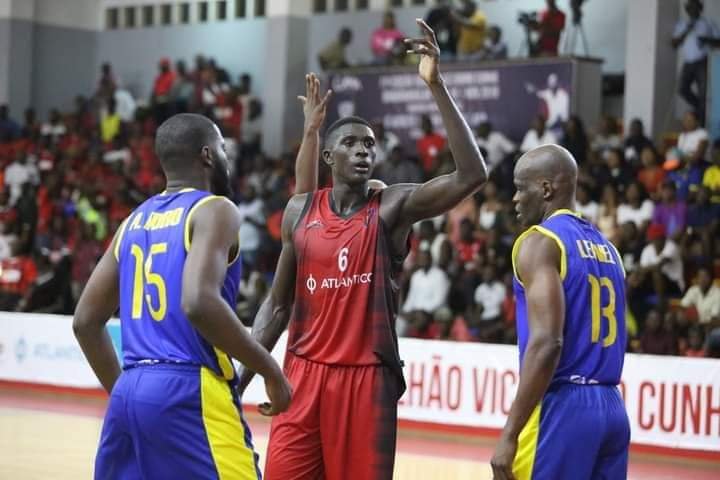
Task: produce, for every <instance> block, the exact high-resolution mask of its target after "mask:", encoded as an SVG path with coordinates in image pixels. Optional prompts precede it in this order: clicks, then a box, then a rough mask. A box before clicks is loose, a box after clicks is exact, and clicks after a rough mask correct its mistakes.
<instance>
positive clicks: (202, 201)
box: [184, 195, 223, 252]
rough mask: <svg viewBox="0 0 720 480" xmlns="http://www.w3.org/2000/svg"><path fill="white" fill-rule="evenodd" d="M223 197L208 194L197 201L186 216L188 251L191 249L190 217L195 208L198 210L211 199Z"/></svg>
mask: <svg viewBox="0 0 720 480" xmlns="http://www.w3.org/2000/svg"><path fill="white" fill-rule="evenodd" d="M221 198H223V197H219V196H217V195H208V196H207V197H205V198H203V199H202V200H200V201H199V202H197V203H196V204H195V205H193V207H192V208H191V209H190V211H189V212H188V214H187V216H186V217H185V236H184V239H185V251H186V252H189V251H190V219H191V218H192V216H193V213H195V210H197V209H198V208H199V207H201V206H203V205H205V204H206V203H208V202H209V201H211V200H218V199H221Z"/></svg>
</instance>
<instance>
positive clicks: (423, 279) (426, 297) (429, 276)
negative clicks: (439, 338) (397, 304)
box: [402, 250, 450, 338]
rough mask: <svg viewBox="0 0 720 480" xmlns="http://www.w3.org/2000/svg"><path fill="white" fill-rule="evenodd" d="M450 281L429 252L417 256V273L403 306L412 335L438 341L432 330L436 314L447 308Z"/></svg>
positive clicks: (421, 252)
mask: <svg viewBox="0 0 720 480" xmlns="http://www.w3.org/2000/svg"><path fill="white" fill-rule="evenodd" d="M449 291H450V279H449V278H448V276H447V273H445V271H444V270H442V269H441V268H439V267H436V266H433V264H432V257H431V255H430V251H429V250H421V251H420V252H419V253H418V256H417V270H415V272H414V273H413V274H412V276H411V277H410V288H409V289H408V294H407V298H406V299H405V303H404V304H403V308H402V311H403V315H404V316H405V317H406V318H407V319H408V323H409V324H410V329H409V332H408V333H409V335H410V336H412V337H420V338H434V335H433V334H432V332H431V331H430V326H431V325H432V323H433V319H434V316H435V314H436V313H437V312H438V310H440V309H441V308H443V307H445V306H446V302H447V296H448V292H449Z"/></svg>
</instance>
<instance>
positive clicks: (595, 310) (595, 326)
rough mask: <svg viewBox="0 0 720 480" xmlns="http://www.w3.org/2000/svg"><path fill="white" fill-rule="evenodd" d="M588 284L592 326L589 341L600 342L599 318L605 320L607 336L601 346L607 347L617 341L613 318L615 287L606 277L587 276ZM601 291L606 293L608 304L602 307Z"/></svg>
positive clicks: (615, 324) (615, 321) (614, 319)
mask: <svg viewBox="0 0 720 480" xmlns="http://www.w3.org/2000/svg"><path fill="white" fill-rule="evenodd" d="M588 281H589V282H590V310H591V312H592V326H591V331H590V337H591V339H590V341H591V342H592V343H598V342H599V341H600V321H601V320H600V318H601V317H604V318H606V319H607V323H608V332H607V336H606V337H605V338H603V339H602V346H603V347H609V346H610V345H612V344H613V343H615V340H616V339H617V317H616V316H615V287H613V284H612V280H610V279H609V278H608V277H600V278H598V277H596V276H595V275H588ZM603 289H607V292H608V304H607V305H605V306H602V305H601V304H600V294H601V292H602V290H603Z"/></svg>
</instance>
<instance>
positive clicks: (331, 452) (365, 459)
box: [264, 352, 399, 480]
mask: <svg viewBox="0 0 720 480" xmlns="http://www.w3.org/2000/svg"><path fill="white" fill-rule="evenodd" d="M285 374H286V375H287V377H288V379H289V381H290V383H291V384H292V387H293V399H292V402H291V404H290V408H289V409H288V411H286V412H285V413H283V414H281V415H278V416H277V417H275V418H274V419H273V422H272V427H271V429H270V441H269V445H268V453H267V462H266V464H265V475H264V477H265V480H315V479H327V480H385V479H387V480H391V479H392V476H393V464H394V461H395V439H396V433H397V400H398V388H399V387H398V380H397V376H396V375H394V374H393V373H391V371H390V369H389V368H387V367H385V366H382V365H370V366H339V365H326V364H322V363H315V362H311V361H308V360H305V359H303V358H300V357H297V356H295V355H293V354H292V353H290V352H288V354H287V356H286V361H285Z"/></svg>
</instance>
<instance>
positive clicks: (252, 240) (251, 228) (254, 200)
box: [238, 185, 266, 268]
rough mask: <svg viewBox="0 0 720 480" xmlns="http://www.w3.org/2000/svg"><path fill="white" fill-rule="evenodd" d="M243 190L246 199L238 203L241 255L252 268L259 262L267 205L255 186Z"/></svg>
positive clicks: (244, 261) (248, 186)
mask: <svg viewBox="0 0 720 480" xmlns="http://www.w3.org/2000/svg"><path fill="white" fill-rule="evenodd" d="M244 190H245V191H244V192H243V194H244V196H245V200H244V201H243V202H241V203H240V204H239V205H238V212H239V213H240V218H241V221H242V223H241V224H240V238H241V239H242V241H241V242H240V255H241V257H242V260H243V263H244V264H245V265H247V266H248V268H252V267H254V266H255V264H256V262H257V256H258V251H259V250H260V245H261V243H262V229H263V228H265V223H266V219H265V210H264V209H265V205H264V204H263V201H262V200H261V199H260V197H258V196H257V193H256V190H255V187H254V186H253V185H247V186H246V187H245V189H244Z"/></svg>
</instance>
